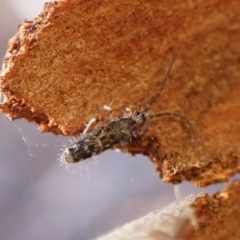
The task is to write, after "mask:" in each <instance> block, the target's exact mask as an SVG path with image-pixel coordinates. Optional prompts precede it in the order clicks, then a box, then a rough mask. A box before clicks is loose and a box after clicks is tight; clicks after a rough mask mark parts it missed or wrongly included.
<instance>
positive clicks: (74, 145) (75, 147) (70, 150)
mask: <svg viewBox="0 0 240 240" xmlns="http://www.w3.org/2000/svg"><path fill="white" fill-rule="evenodd" d="M76 149H77V144H73V145H71V146H70V147H69V148H68V150H69V152H70V153H73V152H74V151H75V150H76Z"/></svg>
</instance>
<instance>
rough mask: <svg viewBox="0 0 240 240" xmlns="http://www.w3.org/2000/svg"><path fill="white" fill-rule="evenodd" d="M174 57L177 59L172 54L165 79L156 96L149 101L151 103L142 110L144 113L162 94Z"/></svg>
mask: <svg viewBox="0 0 240 240" xmlns="http://www.w3.org/2000/svg"><path fill="white" fill-rule="evenodd" d="M176 57H177V54H174V56H173V59H172V61H171V64H170V66H169V68H168V71H167V73H166V75H165V78H164V79H163V83H162V85H161V87H160V89H159V90H158V92H157V94H156V95H155V96H154V97H153V98H152V99H151V101H150V102H149V104H148V105H147V107H145V108H144V110H143V111H144V112H147V111H148V110H149V108H150V107H151V106H152V105H153V103H154V102H155V101H156V100H157V99H158V98H159V96H160V94H161V92H162V90H163V88H164V86H165V84H166V82H167V80H168V77H169V75H170V72H171V69H172V66H173V63H174V61H175V59H176Z"/></svg>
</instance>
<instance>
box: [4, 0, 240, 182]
mask: <svg viewBox="0 0 240 240" xmlns="http://www.w3.org/2000/svg"><path fill="white" fill-rule="evenodd" d="M238 9H240V2H239V1H237V0H233V1H227V0H224V1H222V0H221V1H220V0H214V1H210V2H209V1H207V2H206V1H203V0H200V1H193V2H192V1H190V2H181V3H180V2H179V1H161V2H159V1H157V0H153V1H147V0H144V1H137V0H132V1H128V0H121V1H120V0H113V1H109V0H105V1H104V0H103V1H99V0H92V1H80V0H62V1H55V2H52V3H49V4H46V5H45V8H44V10H43V12H42V13H41V14H40V15H39V16H38V17H37V18H35V19H34V20H33V21H25V22H24V23H22V24H21V25H20V27H19V32H18V33H17V35H16V36H15V37H13V38H12V39H11V40H10V41H9V45H8V49H7V53H6V56H5V59H4V63H3V68H2V72H1V90H2V92H3V93H4V95H5V97H6V101H5V102H4V103H3V104H2V105H1V107H0V108H1V110H2V111H3V112H5V113H6V114H7V115H8V116H9V117H10V118H19V117H24V118H27V119H28V120H30V121H35V122H37V123H38V124H39V125H40V127H41V130H42V131H52V132H55V133H63V134H66V135H72V134H77V133H79V132H80V131H82V130H83V129H84V123H87V122H88V121H89V119H90V118H92V117H98V118H99V117H100V118H101V120H102V122H103V123H104V122H107V121H109V119H110V117H109V114H108V113H107V112H106V111H103V110H102V107H101V106H102V105H105V104H106V105H110V104H111V103H112V105H111V107H112V108H113V109H114V116H115V117H121V116H122V115H123V113H124V111H125V108H126V107H129V106H130V107H131V108H132V109H133V110H139V109H140V108H141V107H144V106H146V104H147V103H148V102H149V99H150V98H151V97H152V96H153V95H154V94H155V93H156V90H157V89H158V88H159V86H160V84H161V81H162V79H163V77H164V75H165V73H166V70H167V68H168V67H169V64H170V61H171V59H172V57H173V54H174V53H176V54H177V60H176V62H175V64H174V67H173V70H172V72H171V76H170V79H169V81H168V82H167V84H166V87H165V89H164V91H163V92H162V95H161V99H159V101H157V103H156V104H155V105H154V106H153V108H152V109H151V111H150V113H153V114H154V113H159V112H164V111H172V112H176V113H179V114H182V115H184V116H186V117H187V118H188V119H189V120H190V121H191V122H192V124H193V127H194V129H195V132H196V137H197V142H196V143H191V137H190V134H189V129H188V127H187V126H186V124H184V122H182V121H179V119H176V118H173V117H166V118H161V119H160V118H158V119H154V120H152V121H151V122H149V123H148V124H147V125H146V129H144V135H143V136H144V137H143V139H142V141H141V142H140V143H139V145H133V146H129V152H131V153H133V154H134V153H143V154H146V155H148V156H150V158H151V159H152V160H153V162H154V164H155V166H156V169H157V170H158V171H159V172H160V173H161V177H162V178H163V179H164V180H165V181H169V182H179V181H182V180H189V181H192V182H195V183H196V184H198V185H200V186H204V185H207V184H210V183H213V182H221V181H226V180H227V179H228V178H229V177H230V176H232V175H234V174H235V173H237V172H240V158H239V157H240V134H239V132H240V111H239V109H240V99H239V98H240V94H239V91H240V81H239V78H240V68H239V63H240V58H239V53H240V44H239V42H240V15H239V10H238ZM156 74H157V77H156Z"/></svg>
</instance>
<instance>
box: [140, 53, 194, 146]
mask: <svg viewBox="0 0 240 240" xmlns="http://www.w3.org/2000/svg"><path fill="white" fill-rule="evenodd" d="M176 57H177V54H174V56H173V58H172V61H171V64H170V66H169V68H168V71H167V73H166V75H165V78H164V79H163V82H162V84H161V87H160V89H159V90H158V92H157V93H156V95H155V96H154V97H153V98H152V99H151V100H150V102H149V104H148V105H147V106H146V107H145V109H144V110H143V111H144V112H147V111H148V110H149V109H150V107H151V106H152V105H153V104H154V102H156V100H157V99H158V98H159V96H160V94H161V92H162V90H163V88H164V86H165V84H166V82H167V80H168V78H169V75H170V72H171V69H172V66H173V64H174V61H175V59H176ZM164 116H175V117H178V118H181V119H182V120H184V121H185V122H186V123H187V124H188V126H189V129H190V131H191V138H192V142H193V143H195V142H196V136H195V131H194V128H193V125H192V124H191V122H190V121H189V120H188V119H187V118H186V117H184V116H182V115H180V114H177V113H173V112H164V113H158V114H155V115H150V116H148V117H147V119H148V120H150V119H153V118H156V117H164Z"/></svg>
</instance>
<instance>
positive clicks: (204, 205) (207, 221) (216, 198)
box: [99, 181, 240, 240]
mask: <svg viewBox="0 0 240 240" xmlns="http://www.w3.org/2000/svg"><path fill="white" fill-rule="evenodd" d="M239 197H240V182H239V181H235V182H232V183H231V184H230V185H229V186H228V187H227V188H226V189H225V191H223V192H221V193H218V194H214V195H208V194H198V195H196V196H190V197H188V198H186V199H183V200H182V201H180V202H176V203H174V204H171V205H169V206H168V207H166V208H165V209H163V210H160V211H156V212H153V213H151V214H149V215H147V216H145V217H143V218H141V219H138V220H136V221H133V222H131V223H129V224H127V225H125V226H123V227H122V228H119V229H116V230H115V231H113V232H112V233H110V234H108V235H106V236H103V237H101V238H99V240H100V239H101V240H108V239H115V240H118V239H119V240H120V239H121V240H125V239H135V240H138V239H139V240H140V239H146V240H155V239H158V240H182V239H184V240H188V239H189V240H190V239H191V240H207V239H212V240H219V239H228V240H238V239H240V231H239V225H240V201H239Z"/></svg>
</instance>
